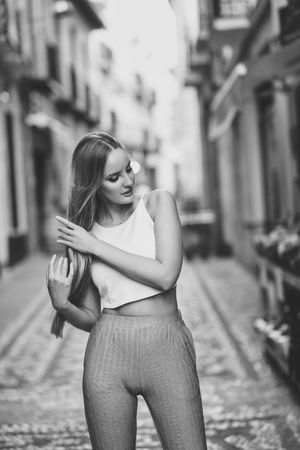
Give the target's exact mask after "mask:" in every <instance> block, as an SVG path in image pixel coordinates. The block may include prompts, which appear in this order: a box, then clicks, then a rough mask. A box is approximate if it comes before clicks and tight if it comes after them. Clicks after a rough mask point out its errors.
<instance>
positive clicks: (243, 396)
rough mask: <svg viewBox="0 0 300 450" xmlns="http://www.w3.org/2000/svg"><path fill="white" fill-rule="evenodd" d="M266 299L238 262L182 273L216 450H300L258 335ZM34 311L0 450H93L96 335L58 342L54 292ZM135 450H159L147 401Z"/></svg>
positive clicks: (10, 349) (22, 332) (288, 403)
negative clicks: (90, 412)
mask: <svg viewBox="0 0 300 450" xmlns="http://www.w3.org/2000/svg"><path fill="white" fill-rule="evenodd" d="M258 295H259V293H258V289H257V286H256V284H255V282H254V281H253V279H252V277H251V276H250V275H248V274H247V273H245V271H244V270H243V269H242V268H241V267H240V266H239V265H238V264H237V263H235V262H234V261H232V260H214V259H211V260H208V261H205V262H204V261H194V262H193V264H191V263H189V262H187V261H185V263H184V266H183V271H182V275H181V277H180V280H179V283H178V297H179V307H180V309H181V311H182V315H183V318H184V319H185V321H186V323H187V324H188V325H189V326H190V328H191V330H192V332H193V335H194V340H195V347H196V352H197V365H198V371H199V377H200V383H201V390H202V396H203V405H204V414H205V422H206V430H207V438H208V449H209V450H231V449H232V450H236V449H241V450H281V449H282V450H296V449H299V448H300V408H299V405H298V404H297V402H296V399H295V398H294V396H293V394H292V392H291V391H290V389H289V388H288V387H287V385H286V383H285V382H284V380H283V379H282V378H281V377H280V376H278V375H277V374H275V372H274V371H273V370H271V369H270V367H269V365H268V364H267V363H266V362H265V360H264V358H263V357H262V354H261V351H260V345H259V344H260V343H259V340H258V337H257V336H256V335H255V333H254V332H253V330H252V323H253V319H254V318H255V317H256V316H257V314H258V304H259V303H258ZM35 301H36V305H38V308H34V304H32V305H31V306H30V305H29V306H30V308H29V309H30V311H29V313H27V316H26V327H23V328H22V327H19V333H18V335H17V336H15V337H14V340H13V344H12V345H10V346H6V347H5V351H4V353H3V354H2V358H1V363H0V448H1V449H3V450H7V449H27V450H29V449H30V450H34V449H49V450H50V449H51V450H62V449H74V450H76V449H78V450H79V449H82V450H84V449H90V448H91V447H90V444H89V438H88V433H87V429H86V424H85V419H84V412H83V400H82V394H81V379H82V360H83V354H84V349H85V345H86V341H87V337H88V335H87V334H86V333H84V332H81V331H79V330H76V329H74V328H72V327H67V329H66V333H65V338H64V339H63V340H56V339H54V338H53V337H51V336H50V334H49V323H50V316H51V308H50V306H49V305H50V301H49V299H48V298H47V293H46V291H45V290H43V291H41V292H39V296H38V298H37V299H36V300H35ZM12 325H13V324H12ZM11 328H12V326H10V329H11ZM4 334H5V333H4ZM2 338H3V336H2ZM4 341H5V336H4ZM3 348H4V347H3ZM137 449H144V450H146V449H157V450H158V449H161V446H160V444H159V441H158V438H157V435H156V432H155V429H154V426H153V422H152V419H151V417H150V415H149V412H148V409H147V407H146V405H145V403H144V401H143V399H142V398H141V399H140V400H139V408H138V435H137ZM107 450H110V449H107ZM183 450H184V449H183Z"/></svg>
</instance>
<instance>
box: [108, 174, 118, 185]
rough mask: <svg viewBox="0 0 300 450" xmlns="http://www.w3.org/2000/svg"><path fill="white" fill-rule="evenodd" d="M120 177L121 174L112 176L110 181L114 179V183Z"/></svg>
mask: <svg viewBox="0 0 300 450" xmlns="http://www.w3.org/2000/svg"><path fill="white" fill-rule="evenodd" d="M118 178H119V175H115V176H114V177H111V178H110V179H109V181H112V182H113V183H114V182H115V181H117V179H118Z"/></svg>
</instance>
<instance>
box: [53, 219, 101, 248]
mask: <svg viewBox="0 0 300 450" xmlns="http://www.w3.org/2000/svg"><path fill="white" fill-rule="evenodd" d="M56 219H57V220H58V221H59V222H60V223H61V225H60V226H59V227H58V228H57V231H58V233H57V237H58V239H57V241H56V242H58V243H60V244H63V245H66V246H68V247H71V248H72V249H73V250H77V251H78V252H81V253H92V250H93V246H94V245H95V239H96V238H95V236H94V235H93V234H92V233H90V232H88V231H86V230H85V229H84V228H83V227H81V226H79V225H76V224H75V223H73V222H71V221H70V220H67V219H64V218H63V217H60V216H56Z"/></svg>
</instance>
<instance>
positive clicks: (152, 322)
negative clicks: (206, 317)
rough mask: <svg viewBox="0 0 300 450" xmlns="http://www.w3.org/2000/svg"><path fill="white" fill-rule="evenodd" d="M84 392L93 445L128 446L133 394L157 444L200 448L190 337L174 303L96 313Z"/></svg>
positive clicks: (129, 449) (120, 449) (124, 449)
mask: <svg viewBox="0 0 300 450" xmlns="http://www.w3.org/2000/svg"><path fill="white" fill-rule="evenodd" d="M83 395H84V404H85V415H86V420H87V425H88V429H89V434H90V439H91V443H92V447H93V450H134V449H135V444H136V429H137V423H136V415H137V395H141V396H143V397H144V399H145V401H146V403H147V405H148V408H149V410H150V413H151V415H152V418H153V421H154V424H155V427H156V430H157V434H158V437H159V439H160V441H161V445H162V447H163V449H164V450H183V449H184V450H206V438H205V428H204V422H203V411H202V400H201V394H200V388H199V379H198V375H197V370H196V356H195V348H194V342H193V337H192V335H191V332H190V330H189V328H188V327H187V326H186V324H185V323H184V321H183V320H182V318H181V314H180V311H179V310H178V311H176V312H174V313H171V314H166V315H149V316H138V317H136V316H119V315H111V314H105V313H104V314H102V315H101V317H100V319H99V321H98V322H97V323H96V325H95V326H94V327H93V329H92V331H91V334H90V337H89V340H88V343H87V348H86V352H85V357H84V375H83Z"/></svg>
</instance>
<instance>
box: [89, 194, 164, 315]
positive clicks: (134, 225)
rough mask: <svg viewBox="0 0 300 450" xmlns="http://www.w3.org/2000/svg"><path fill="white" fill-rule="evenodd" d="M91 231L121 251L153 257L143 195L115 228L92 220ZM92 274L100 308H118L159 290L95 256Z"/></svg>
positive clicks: (150, 226)
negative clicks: (123, 220)
mask: <svg viewBox="0 0 300 450" xmlns="http://www.w3.org/2000/svg"><path fill="white" fill-rule="evenodd" d="M92 232H93V233H94V235H95V236H96V237H98V238H99V239H101V240H103V241H105V242H107V243H109V244H111V245H114V246H115V247H118V248H119V249H121V250H125V251H127V252H130V253H134V254H135V255H140V256H145V257H147V258H153V259H154V258H155V236H154V223H153V220H152V218H151V217H150V215H149V213H148V211H147V209H146V207H145V205H144V200H143V197H141V199H140V201H139V203H138V205H137V206H136V209H135V210H134V212H133V213H132V214H131V216H129V218H128V219H127V220H126V221H125V222H124V223H122V224H120V225H116V226H114V227H102V226H101V225H99V224H98V223H96V222H95V223H94V224H93V227H92ZM91 276H92V280H93V282H94V284H95V285H96V286H97V288H98V290H99V293H100V296H101V304H102V305H103V308H117V307H118V306H121V305H124V304H125V303H130V302H135V301H136V300H141V299H144V298H147V297H151V296H153V295H156V294H158V293H160V292H161V291H160V290H158V289H155V288H153V287H151V286H147V285H146V284H143V283H139V282H138V281H136V280H133V279H132V278H129V277H127V276H126V275H124V274H122V273H120V272H119V271H118V270H115V269H113V268H112V267H109V266H108V265H106V264H105V263H103V262H101V261H100V260H99V259H97V258H95V259H94V260H93V262H92V267H91Z"/></svg>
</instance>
